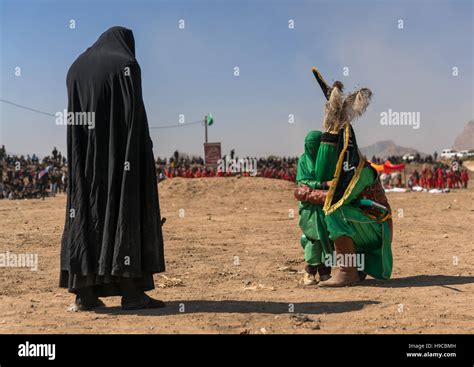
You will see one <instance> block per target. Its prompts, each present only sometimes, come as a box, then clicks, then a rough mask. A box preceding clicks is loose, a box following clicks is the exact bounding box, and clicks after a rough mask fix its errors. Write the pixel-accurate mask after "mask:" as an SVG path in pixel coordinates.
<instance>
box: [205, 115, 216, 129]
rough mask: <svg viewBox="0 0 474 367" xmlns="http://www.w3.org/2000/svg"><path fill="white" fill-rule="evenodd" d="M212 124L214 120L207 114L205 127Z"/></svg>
mask: <svg viewBox="0 0 474 367" xmlns="http://www.w3.org/2000/svg"><path fill="white" fill-rule="evenodd" d="M213 123H214V118H213V117H212V113H208V114H207V116H206V124H207V126H211V125H212V124H213Z"/></svg>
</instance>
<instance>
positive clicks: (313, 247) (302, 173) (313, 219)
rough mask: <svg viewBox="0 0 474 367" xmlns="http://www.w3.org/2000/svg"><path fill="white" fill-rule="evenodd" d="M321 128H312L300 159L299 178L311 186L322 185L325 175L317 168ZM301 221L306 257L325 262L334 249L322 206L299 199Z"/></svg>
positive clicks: (314, 187) (300, 181)
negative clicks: (317, 129) (318, 129)
mask: <svg viewBox="0 0 474 367" xmlns="http://www.w3.org/2000/svg"><path fill="white" fill-rule="evenodd" d="M320 143H321V132H320V131H311V132H309V133H308V134H307V136H306V138H305V152H304V153H303V154H302V155H301V157H300V158H299V159H298V172H297V176H296V181H297V182H298V184H303V185H306V186H309V187H311V188H312V189H321V187H322V182H324V181H327V180H328V179H324V177H325V176H324V175H323V173H327V172H326V171H322V172H319V171H318V170H316V166H317V164H316V161H317V157H318V152H319V150H320ZM299 215H300V220H299V225H300V228H301V231H302V232H303V235H302V236H301V241H300V242H301V246H302V247H303V249H304V252H305V256H304V259H305V261H306V262H307V263H308V264H309V265H313V266H316V265H319V264H322V263H324V261H325V258H326V254H331V253H332V252H333V248H334V247H333V243H332V241H331V240H330V239H329V233H328V231H327V229H326V223H325V220H324V213H323V209H322V206H320V205H314V204H311V203H308V202H300V203H299Z"/></svg>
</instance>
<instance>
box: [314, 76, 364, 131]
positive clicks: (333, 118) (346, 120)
mask: <svg viewBox="0 0 474 367" xmlns="http://www.w3.org/2000/svg"><path fill="white" fill-rule="evenodd" d="M313 74H314V77H315V78H316V80H317V82H318V84H319V86H320V87H321V89H322V91H323V93H324V96H325V97H326V99H327V102H326V105H325V109H324V112H325V113H324V120H323V128H324V130H325V131H326V132H330V133H334V134H336V133H338V132H339V130H341V129H342V128H343V127H344V126H345V125H346V124H350V123H351V122H352V121H353V120H354V119H356V118H358V117H360V116H362V115H363V114H364V112H365V111H366V109H367V106H368V105H369V103H370V99H371V97H372V92H371V90H370V89H368V88H362V89H359V90H356V91H355V92H352V93H350V94H349V95H347V96H345V95H344V93H343V90H344V85H343V84H342V83H341V82H340V81H338V80H337V81H335V82H334V83H333V85H332V87H330V86H329V85H328V84H327V83H326V81H325V80H324V78H323V77H322V76H321V74H320V73H319V71H318V69H316V68H314V67H313Z"/></svg>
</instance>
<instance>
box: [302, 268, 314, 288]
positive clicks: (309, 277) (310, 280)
mask: <svg viewBox="0 0 474 367" xmlns="http://www.w3.org/2000/svg"><path fill="white" fill-rule="evenodd" d="M301 282H302V283H303V285H316V284H318V280H317V279H316V275H314V274H310V273H308V272H306V271H305V272H304V275H303V279H302V280H301Z"/></svg>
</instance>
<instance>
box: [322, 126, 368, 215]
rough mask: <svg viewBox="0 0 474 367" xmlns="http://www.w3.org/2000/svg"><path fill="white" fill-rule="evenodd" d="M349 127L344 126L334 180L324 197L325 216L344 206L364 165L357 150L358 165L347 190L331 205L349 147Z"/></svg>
mask: <svg viewBox="0 0 474 367" xmlns="http://www.w3.org/2000/svg"><path fill="white" fill-rule="evenodd" d="M349 126H350V125H349V124H346V126H345V130H346V131H345V134H344V147H343V149H342V151H341V153H340V154H339V158H338V160H337V164H336V172H335V174H334V176H335V178H334V181H333V182H332V184H331V187H330V188H329V191H328V194H327V197H326V201H325V203H324V207H323V211H324V214H326V215H328V214H331V213H333V212H334V211H335V210H336V209H337V208H339V207H340V206H341V205H342V204H344V202H345V201H346V199H347V198H348V197H349V195H350V194H351V192H352V190H353V189H354V187H355V185H356V183H357V181H359V177H360V174H361V172H362V169H363V168H364V165H365V160H364V159H363V157H362V154H361V153H360V151H359V150H357V154H359V164H358V166H357V168H356V171H355V173H354V176H353V177H352V179H351V181H350V182H349V185H347V188H346V190H345V191H344V195H342V198H341V199H339V201H338V202H337V203H335V204H333V205H331V202H332V199H333V197H334V194H335V192H336V187H337V184H338V182H339V178H340V175H341V170H342V164H343V163H344V154H345V153H346V151H347V147H348V145H349V132H350V128H349Z"/></svg>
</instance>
